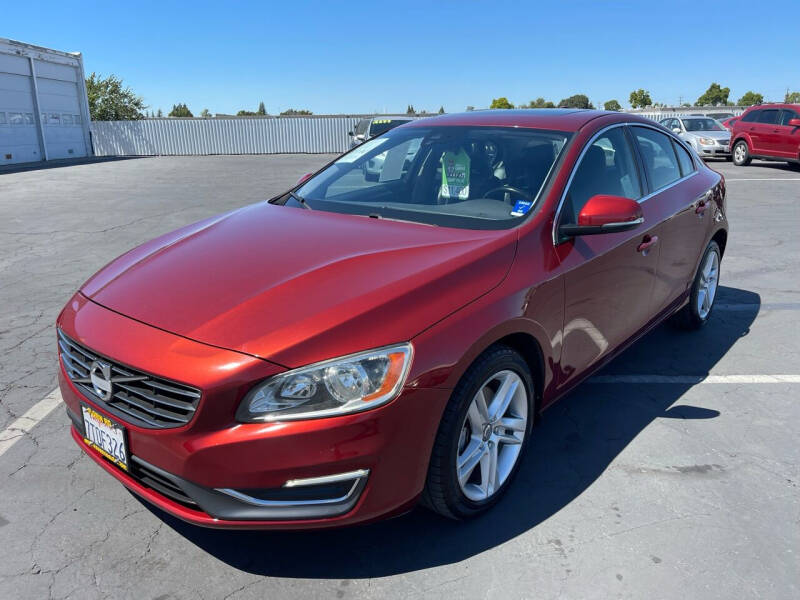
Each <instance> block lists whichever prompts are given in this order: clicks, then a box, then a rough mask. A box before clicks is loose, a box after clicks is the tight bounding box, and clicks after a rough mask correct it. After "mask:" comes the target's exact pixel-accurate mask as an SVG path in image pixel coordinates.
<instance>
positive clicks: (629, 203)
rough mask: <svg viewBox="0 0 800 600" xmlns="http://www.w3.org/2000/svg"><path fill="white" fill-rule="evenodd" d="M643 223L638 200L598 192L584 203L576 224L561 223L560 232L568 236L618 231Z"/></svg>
mask: <svg viewBox="0 0 800 600" xmlns="http://www.w3.org/2000/svg"><path fill="white" fill-rule="evenodd" d="M642 223H644V215H643V214H642V207H641V206H639V203H638V202H636V200H631V199H630V198H622V197H621V196H607V195H605V194H598V195H596V196H592V197H591V198H589V201H588V202H587V203H586V204H584V205H583V208H582V209H581V212H580V213H578V223H577V224H576V225H561V226H559V228H558V232H559V233H560V234H561V235H564V236H568V237H573V236H577V235H596V234H598V233H617V232H620V231H628V230H629V229H634V228H636V227H638V226H639V225H641V224H642Z"/></svg>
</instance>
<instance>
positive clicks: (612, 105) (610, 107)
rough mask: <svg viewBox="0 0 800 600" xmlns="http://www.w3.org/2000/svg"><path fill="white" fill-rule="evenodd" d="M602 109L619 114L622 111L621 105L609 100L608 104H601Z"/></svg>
mask: <svg viewBox="0 0 800 600" xmlns="http://www.w3.org/2000/svg"><path fill="white" fill-rule="evenodd" d="M603 108H605V109H606V110H613V111H615V112H619V111H621V110H622V105H621V104H620V103H619V102H617V101H616V100H609V101H608V102H606V103H605V104H603Z"/></svg>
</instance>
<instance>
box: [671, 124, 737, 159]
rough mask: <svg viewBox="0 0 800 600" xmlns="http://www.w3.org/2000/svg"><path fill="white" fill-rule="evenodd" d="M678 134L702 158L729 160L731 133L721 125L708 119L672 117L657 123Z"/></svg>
mask: <svg viewBox="0 0 800 600" xmlns="http://www.w3.org/2000/svg"><path fill="white" fill-rule="evenodd" d="M659 122H660V123H661V124H662V125H663V126H664V127H666V128H667V129H671V130H672V131H674V132H675V133H677V134H678V137H680V138H681V139H682V140H684V141H685V142H686V143H687V144H689V145H690V146H691V147H692V148H694V149H695V152H697V154H699V155H700V156H701V157H703V158H707V157H715V156H717V157H722V158H725V159H727V160H730V159H731V149H730V144H731V132H730V131H728V130H727V129H725V127H723V125H722V123H720V122H719V121H717V120H716V119H712V118H710V117H694V116H691V117H689V116H686V117H672V118H669V119H662V120H661V121H659Z"/></svg>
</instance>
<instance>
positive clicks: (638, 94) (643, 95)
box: [628, 88, 653, 108]
mask: <svg viewBox="0 0 800 600" xmlns="http://www.w3.org/2000/svg"><path fill="white" fill-rule="evenodd" d="M628 102H630V103H631V106H632V107H633V108H644V107H645V106H650V105H652V104H653V100H652V98H650V92H648V91H647V90H643V89H642V88H639V89H638V90H633V91H632V92H631V95H630V96H629V97H628Z"/></svg>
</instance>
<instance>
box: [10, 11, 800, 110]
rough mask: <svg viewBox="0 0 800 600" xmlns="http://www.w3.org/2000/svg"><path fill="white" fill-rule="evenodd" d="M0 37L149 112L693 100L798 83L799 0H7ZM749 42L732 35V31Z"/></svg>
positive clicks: (776, 95) (773, 95)
mask: <svg viewBox="0 0 800 600" xmlns="http://www.w3.org/2000/svg"><path fill="white" fill-rule="evenodd" d="M6 4H7V5H6V6H4V8H3V19H2V21H0V36H2V37H9V38H12V39H17V40H21V41H25V42H29V43H33V44H39V45H43V46H49V47H52V48H57V49H59V50H69V51H80V52H82V53H83V55H84V62H85V67H86V71H87V74H88V73H89V72H91V71H97V72H99V73H102V74H108V73H114V74H116V75H118V76H120V77H122V78H123V80H124V81H125V82H126V83H127V84H128V85H130V86H131V87H132V88H133V90H134V91H135V92H137V93H138V94H139V95H141V96H143V97H144V99H145V102H146V103H147V104H148V105H149V106H150V107H152V108H153V109H157V108H162V109H163V110H164V111H165V112H168V111H169V109H170V108H171V106H172V104H174V103H176V102H186V103H187V104H188V105H189V108H190V109H192V111H194V112H195V114H197V113H199V112H200V110H202V109H203V108H208V109H209V110H211V112H212V113H214V112H222V113H230V112H236V111H237V110H239V109H242V108H245V109H249V110H255V109H256V107H257V105H258V102H259V101H260V100H263V101H264V103H265V104H266V107H267V111H268V112H270V113H276V112H279V111H281V110H285V109H287V108H307V109H310V110H312V111H313V112H314V113H317V114H322V113H347V112H350V113H361V112H373V111H380V112H383V111H389V112H397V111H400V112H405V109H406V106H407V105H408V104H413V105H414V106H415V107H416V108H417V110H422V109H427V110H431V111H433V110H438V108H439V106H440V105H443V106H444V108H445V110H447V111H448V112H457V111H461V110H464V108H465V107H466V106H468V105H472V106H475V107H478V108H481V107H486V106H488V105H489V103H490V102H491V100H492V98H494V97H497V96H507V97H508V98H509V99H510V100H511V101H512V102H515V103H519V102H528V101H529V100H532V99H534V98H536V97H538V96H543V97H545V98H546V99H548V100H553V101H555V102H558V101H559V100H560V99H561V98H564V97H567V96H570V95H572V94H575V93H585V94H587V95H588V96H589V98H590V99H591V100H592V101H593V102H594V103H595V104H597V103H601V104H602V102H604V101H606V100H609V99H611V98H616V99H618V100H619V101H620V102H621V103H622V104H623V106H627V105H628V95H629V94H630V91H631V90H632V89H635V88H639V87H643V88H645V89H647V90H649V91H650V93H651V96H652V98H653V100H654V101H656V102H666V103H677V102H678V100H679V99H681V98H682V99H683V101H684V102H685V101H690V102H691V101H694V100H695V99H697V97H698V96H700V95H701V94H702V93H703V92H704V91H705V89H706V88H707V87H708V85H709V83H711V82H712V81H717V82H719V83H721V84H722V85H723V86H728V87H730V88H731V99H732V100H734V101H735V100H737V99H738V98H739V97H740V96H741V95H742V94H743V93H744V92H746V91H747V90H750V89H752V90H754V91H757V92H760V93H762V94H764V96H765V98H766V99H767V100H783V95H784V93H785V91H786V88H787V87H789V88H791V89H792V90H800V35H798V34H797V26H796V24H795V16H796V15H797V9H798V5H797V2H796V0H795V1H793V2H792V1H788V2H769V3H766V4H763V5H762V4H754V3H753V2H752V1H750V2H739V1H727V2H724V3H719V4H714V5H708V6H709V8H711V10H710V11H701V10H698V9H697V8H695V6H697V5H696V4H693V3H691V2H669V3H662V2H658V3H655V2H646V1H645V2H642V1H639V2H585V1H582V0H575V1H571V2H563V3H561V2H548V3H547V4H543V3H542V5H541V6H540V5H539V3H533V2H519V3H514V2H504V1H498V0H493V1H491V2H477V1H472V2H470V1H468V0H462V1H460V2H449V1H448V2H404V3H379V2H369V3H366V2H304V1H301V0H296V1H293V2H280V3H275V4H274V5H273V4H270V3H268V2H235V1H229V2H227V3H222V2H218V1H217V2H197V1H194V0H188V1H184V2H179V3H178V2H167V1H162V2H135V3H122V2H111V1H108V0H106V1H104V2H76V3H64V2H63V0H62V1H60V2H53V3H48V2H46V1H45V2H37V3H36V4H35V6H34V5H29V4H26V3H22V2H8V3H6ZM737 37H739V39H745V42H744V45H742V42H741V41H740V42H734V41H733V40H734V39H736V38H737Z"/></svg>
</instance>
